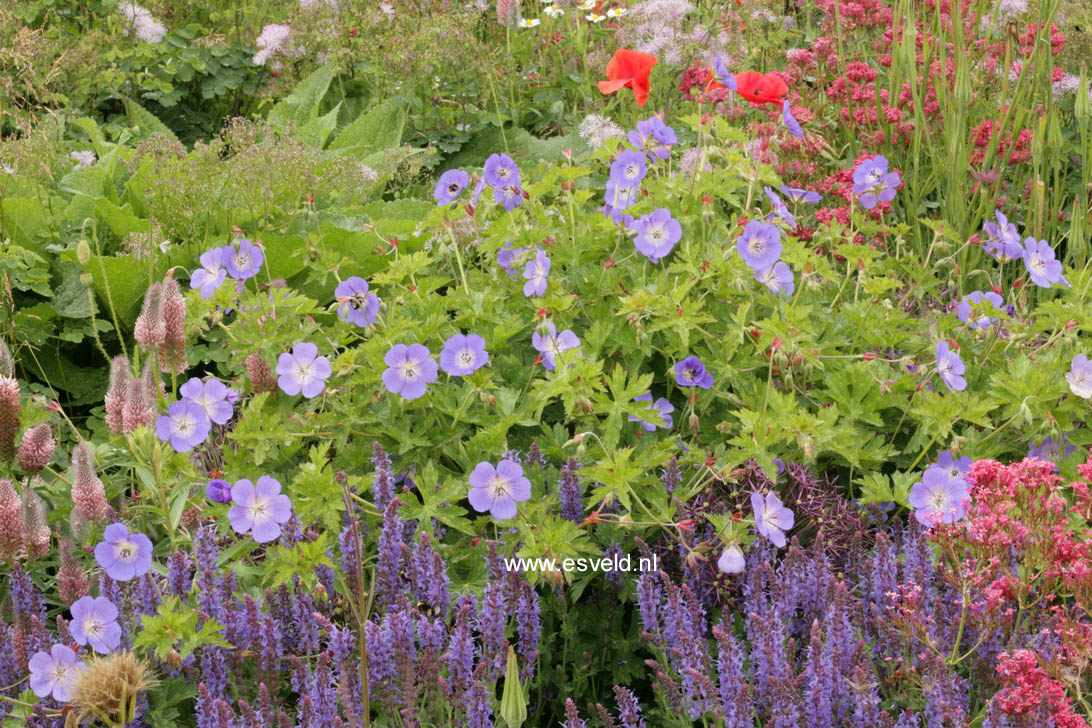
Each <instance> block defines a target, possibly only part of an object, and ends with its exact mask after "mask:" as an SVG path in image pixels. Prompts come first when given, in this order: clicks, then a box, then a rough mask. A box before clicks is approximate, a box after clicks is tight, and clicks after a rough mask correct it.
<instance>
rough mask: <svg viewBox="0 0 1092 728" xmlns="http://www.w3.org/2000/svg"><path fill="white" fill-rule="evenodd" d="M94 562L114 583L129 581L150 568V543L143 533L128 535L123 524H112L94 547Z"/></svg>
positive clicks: (145, 572)
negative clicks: (104, 570)
mask: <svg viewBox="0 0 1092 728" xmlns="http://www.w3.org/2000/svg"><path fill="white" fill-rule="evenodd" d="M95 561H96V562H97V563H98V565H99V566H101V567H102V568H104V569H106V575H107V576H109V577H110V578H111V579H113V580H114V581H129V580H130V579H132V578H134V577H137V576H143V575H144V574H147V573H148V570H149V569H151V568H152V542H151V540H150V539H149V538H148V537H147V536H145V535H144V534H143V533H129V529H128V528H127V527H126V526H125V524H124V523H112V524H110V525H109V526H107V527H106V530H105V531H103V534H102V541H100V542H99V544H98V545H97V546H95Z"/></svg>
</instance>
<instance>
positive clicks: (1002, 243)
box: [982, 210, 1024, 263]
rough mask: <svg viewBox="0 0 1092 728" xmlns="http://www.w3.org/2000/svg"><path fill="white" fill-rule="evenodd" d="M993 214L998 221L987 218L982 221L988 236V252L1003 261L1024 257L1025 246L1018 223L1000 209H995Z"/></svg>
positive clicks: (986, 246)
mask: <svg viewBox="0 0 1092 728" xmlns="http://www.w3.org/2000/svg"><path fill="white" fill-rule="evenodd" d="M993 214H994V216H995V217H996V218H997V222H993V221H991V220H987V221H986V222H984V223H982V229H983V230H984V231H985V233H986V236H987V240H986V245H985V248H986V252H987V253H989V254H990V255H992V256H993V257H994V258H997V259H998V260H1000V261H1001V262H1002V263H1003V262H1005V261H1008V260H1016V259H1017V258H1021V257H1023V255H1024V248H1023V246H1021V245H1020V231H1019V230H1017V229H1016V225H1014V224H1013V223H1011V222H1009V219H1008V218H1007V217H1005V215H1004V213H1002V212H1001V211H1000V210H994V213H993Z"/></svg>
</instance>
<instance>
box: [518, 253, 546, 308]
mask: <svg viewBox="0 0 1092 728" xmlns="http://www.w3.org/2000/svg"><path fill="white" fill-rule="evenodd" d="M549 275H550V259H549V258H548V257H546V253H544V252H542V250H539V251H538V254H537V255H536V256H535V257H534V258H532V259H531V260H529V261H527V265H526V267H524V269H523V277H524V278H526V279H527V282H526V283H524V284H523V295H524V296H527V297H531V296H541V295H543V294H545V293H546V284H547V278H548V277H549Z"/></svg>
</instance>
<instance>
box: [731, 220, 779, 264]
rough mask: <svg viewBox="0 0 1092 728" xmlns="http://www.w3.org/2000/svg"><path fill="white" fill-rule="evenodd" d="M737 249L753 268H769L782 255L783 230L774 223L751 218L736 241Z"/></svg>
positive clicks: (745, 261) (744, 260)
mask: <svg viewBox="0 0 1092 728" xmlns="http://www.w3.org/2000/svg"><path fill="white" fill-rule="evenodd" d="M736 250H738V251H739V254H740V256H741V257H742V258H743V262H744V263H746V264H747V265H748V267H750V268H751V269H752V270H761V269H762V268H768V267H769V266H771V265H773V264H774V263H775V262H776V261H777V259H778V258H780V257H781V231H780V230H779V229H778V228H777V227H776V226H774V225H770V224H768V223H764V222H759V221H758V220H751V221H750V222H749V223H747V225H746V226H744V228H743V234H742V235H740V236H739V240H738V241H736Z"/></svg>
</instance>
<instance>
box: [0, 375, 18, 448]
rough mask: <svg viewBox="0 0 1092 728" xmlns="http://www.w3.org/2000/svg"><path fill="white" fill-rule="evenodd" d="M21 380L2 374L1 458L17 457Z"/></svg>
mask: <svg viewBox="0 0 1092 728" xmlns="http://www.w3.org/2000/svg"><path fill="white" fill-rule="evenodd" d="M19 394H20V389H19V382H18V380H16V379H13V378H11V377H5V376H0V460H7V461H9V462H10V461H11V460H13V459H14V458H15V433H16V432H17V431H18V430H19V407H20V405H19Z"/></svg>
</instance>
